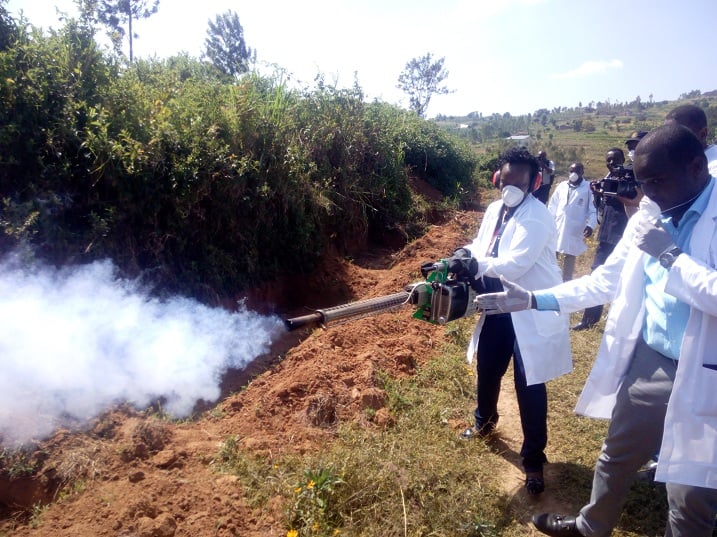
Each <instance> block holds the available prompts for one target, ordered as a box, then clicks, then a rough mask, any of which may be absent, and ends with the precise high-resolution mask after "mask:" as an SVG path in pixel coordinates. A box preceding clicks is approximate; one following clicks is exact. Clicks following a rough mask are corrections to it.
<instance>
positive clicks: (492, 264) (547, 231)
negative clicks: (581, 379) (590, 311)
mask: <svg viewBox="0 0 717 537" xmlns="http://www.w3.org/2000/svg"><path fill="white" fill-rule="evenodd" d="M502 206H503V202H502V201H501V200H498V201H495V202H493V203H491V204H490V205H489V206H488V208H487V209H486V211H485V215H484V216H483V222H482V223H481V226H480V229H479V230H478V235H477V236H476V238H475V239H474V240H473V242H472V243H471V244H469V245H467V246H466V248H468V249H470V251H471V253H472V255H473V257H475V258H476V259H478V260H479V261H480V265H481V270H483V269H484V268H485V270H484V274H485V275H486V276H491V277H494V278H497V277H499V276H501V275H502V276H504V277H505V278H506V279H507V280H510V281H512V282H516V283H518V284H519V285H520V286H522V287H523V288H525V289H528V290H535V289H544V288H546V287H550V286H553V285H555V284H557V283H558V282H560V281H561V279H562V277H561V275H560V268H559V267H558V263H557V261H556V259H555V238H556V231H555V222H554V220H553V218H552V215H551V214H550V212H549V211H548V210H547V208H546V207H545V205H543V203H542V202H541V201H539V200H538V199H537V198H535V197H534V196H531V195H528V197H527V199H526V200H525V201H524V202H523V203H522V204H521V205H520V206H519V207H518V208H517V209H516V211H515V214H514V215H513V217H512V218H511V219H510V220H509V221H508V223H507V224H506V226H505V230H504V231H503V235H502V238H501V240H500V245H499V247H498V257H487V255H488V249H489V247H490V245H491V241H492V238H493V231H494V230H495V226H496V224H497V222H498V218H499V216H500V211H501V207H502ZM511 317H512V320H513V328H514V329H515V337H516V339H517V341H518V345H519V346H520V352H521V355H522V357H523V364H524V366H525V377H526V381H527V383H528V385H531V384H538V383H542V382H547V381H548V380H551V379H554V378H555V377H558V376H560V375H563V374H565V373H569V372H570V371H572V367H573V364H572V357H571V354H570V333H569V318H568V315H567V314H564V313H557V312H554V311H537V310H525V311H519V312H515V313H511ZM484 320H485V318H484V317H483V316H481V318H480V320H479V321H478V324H477V325H476V328H475V331H474V332H473V338H472V339H471V343H470V345H469V346H468V353H467V354H468V360H469V361H471V360H472V359H473V356H474V355H475V351H476V349H477V348H478V338H479V335H480V332H481V329H482V327H483V322H484Z"/></svg>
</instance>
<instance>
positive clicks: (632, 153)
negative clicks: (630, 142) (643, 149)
mask: <svg viewBox="0 0 717 537" xmlns="http://www.w3.org/2000/svg"><path fill="white" fill-rule="evenodd" d="M627 158H629V159H630V160H635V150H634V149H631V150H630V151H628V152H627Z"/></svg>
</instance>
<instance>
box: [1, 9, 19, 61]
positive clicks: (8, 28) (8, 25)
mask: <svg viewBox="0 0 717 537" xmlns="http://www.w3.org/2000/svg"><path fill="white" fill-rule="evenodd" d="M6 3H7V0H0V51H2V50H5V49H7V48H8V47H9V46H10V45H11V44H12V42H13V41H14V40H15V37H16V34H17V26H16V24H15V21H14V20H13V19H12V18H11V17H10V14H9V13H8V12H7V9H6V8H5V4H6Z"/></svg>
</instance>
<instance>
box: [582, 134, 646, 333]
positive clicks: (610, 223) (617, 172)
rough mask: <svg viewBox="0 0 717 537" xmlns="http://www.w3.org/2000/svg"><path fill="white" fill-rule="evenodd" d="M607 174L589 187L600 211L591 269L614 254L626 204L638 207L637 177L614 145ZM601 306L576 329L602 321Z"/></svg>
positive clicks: (587, 312) (624, 221) (585, 314)
mask: <svg viewBox="0 0 717 537" xmlns="http://www.w3.org/2000/svg"><path fill="white" fill-rule="evenodd" d="M605 165H606V166H607V169H608V173H607V175H606V176H605V177H604V178H603V179H601V180H599V181H592V182H591V183H590V188H591V190H592V192H593V200H594V201H595V207H596V208H597V212H598V223H599V224H600V230H599V231H598V235H597V240H598V245H597V248H596V249H595V257H593V264H592V267H590V268H591V270H595V269H596V268H597V267H599V266H600V265H602V264H603V263H604V262H605V260H606V259H607V257H608V256H609V255H610V254H611V253H612V251H613V249H614V248H615V245H616V244H617V243H618V242H619V241H620V239H621V238H622V233H623V231H625V226H626V225H627V219H628V215H627V212H626V210H625V205H626V204H629V205H635V206H637V204H638V202H639V199H640V197H641V196H640V195H639V194H638V190H637V189H636V183H635V177H634V175H633V173H632V168H629V167H625V153H624V152H623V151H622V149H620V148H619V147H613V148H612V149H610V150H609V151H608V152H607V154H606V155H605ZM602 308H603V307H602V306H593V307H591V308H586V309H585V311H584V312H583V318H582V320H581V321H580V322H579V323H578V324H576V325H575V326H573V327H572V329H573V330H585V329H587V328H590V327H592V326H593V325H594V324H595V323H597V322H598V321H599V320H600V316H601V315H602Z"/></svg>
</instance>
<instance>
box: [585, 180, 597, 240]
mask: <svg viewBox="0 0 717 537" xmlns="http://www.w3.org/2000/svg"><path fill="white" fill-rule="evenodd" d="M586 209H587V212H588V216H587V221H586V222H585V224H586V225H587V226H588V227H590V228H591V229H592V230H595V228H596V227H597V224H598V221H597V209H596V208H595V200H594V198H593V191H592V189H591V188H588V206H587V207H586Z"/></svg>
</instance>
